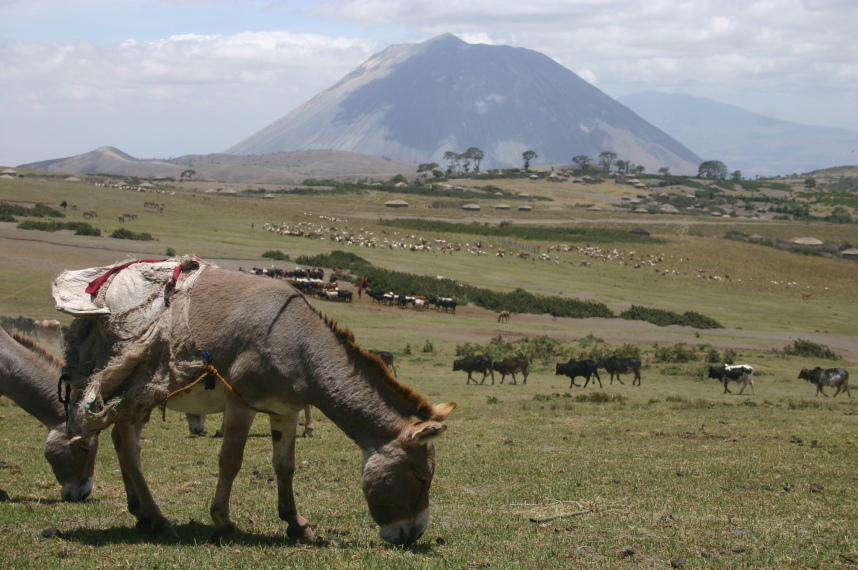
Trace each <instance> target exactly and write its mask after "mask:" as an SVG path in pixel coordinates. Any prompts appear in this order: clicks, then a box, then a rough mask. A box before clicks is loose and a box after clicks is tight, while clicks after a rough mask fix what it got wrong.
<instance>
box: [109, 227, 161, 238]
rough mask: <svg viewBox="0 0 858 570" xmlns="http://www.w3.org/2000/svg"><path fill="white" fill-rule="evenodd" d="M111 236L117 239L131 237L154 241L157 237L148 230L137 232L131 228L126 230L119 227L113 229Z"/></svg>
mask: <svg viewBox="0 0 858 570" xmlns="http://www.w3.org/2000/svg"><path fill="white" fill-rule="evenodd" d="M110 237H112V238H116V239H130V240H136V241H153V240H154V239H155V238H153V237H152V236H151V235H150V234H148V233H146V232H142V233H137V232H132V231H131V230H126V229H125V228H119V229H117V230H113V231H112V232H111V233H110Z"/></svg>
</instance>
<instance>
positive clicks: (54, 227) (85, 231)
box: [18, 220, 101, 237]
mask: <svg viewBox="0 0 858 570" xmlns="http://www.w3.org/2000/svg"><path fill="white" fill-rule="evenodd" d="M18 229H21V230H38V231H42V232H58V231H60V230H74V233H75V235H78V236H96V237H97V236H100V235H101V230H100V229H98V228H95V227H93V226H92V225H91V224H88V223H86V222H56V221H49V222H43V221H37V220H24V221H23V222H20V223H19V224H18Z"/></svg>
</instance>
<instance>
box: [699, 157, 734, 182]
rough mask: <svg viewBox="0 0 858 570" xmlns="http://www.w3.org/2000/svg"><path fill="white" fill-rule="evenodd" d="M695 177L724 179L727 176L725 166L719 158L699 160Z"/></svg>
mask: <svg viewBox="0 0 858 570" xmlns="http://www.w3.org/2000/svg"><path fill="white" fill-rule="evenodd" d="M697 178H714V179H715V180H724V179H726V178H727V166H726V165H725V164H724V163H723V162H721V161H720V160H707V161H705V162H701V163H700V167H699V168H698V169H697Z"/></svg>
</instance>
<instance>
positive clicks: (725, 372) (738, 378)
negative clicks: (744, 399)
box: [709, 364, 757, 395]
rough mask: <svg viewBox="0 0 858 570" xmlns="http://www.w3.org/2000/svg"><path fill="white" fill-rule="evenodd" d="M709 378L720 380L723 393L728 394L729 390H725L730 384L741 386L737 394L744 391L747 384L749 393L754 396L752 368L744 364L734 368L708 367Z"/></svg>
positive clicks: (755, 391) (725, 366)
mask: <svg viewBox="0 0 858 570" xmlns="http://www.w3.org/2000/svg"><path fill="white" fill-rule="evenodd" d="M709 378H715V379H717V380H720V381H721V382H722V383H723V384H724V393H725V394H727V393H730V394H732V393H733V392H730V390H729V389H728V388H727V384H729V383H730V382H736V383H737V384H741V385H742V389H741V390H739V394H741V393H742V392H744V391H745V386H747V385H748V384H750V385H751V393H752V394H754V395H756V393H757V390H756V388H754V368H753V367H751V366H748V365H746V364H742V365H735V366H727V365H726V364H725V365H724V366H710V367H709Z"/></svg>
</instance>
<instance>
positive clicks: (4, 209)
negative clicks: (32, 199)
mask: <svg viewBox="0 0 858 570" xmlns="http://www.w3.org/2000/svg"><path fill="white" fill-rule="evenodd" d="M0 214H8V215H10V216H24V217H30V218H64V217H65V214H63V213H62V212H60V211H59V210H54V209H53V208H51V207H50V206H45V205H44V204H36V205H35V206H33V207H32V208H28V207H26V206H21V205H19V204H7V203H5V202H2V203H0Z"/></svg>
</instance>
